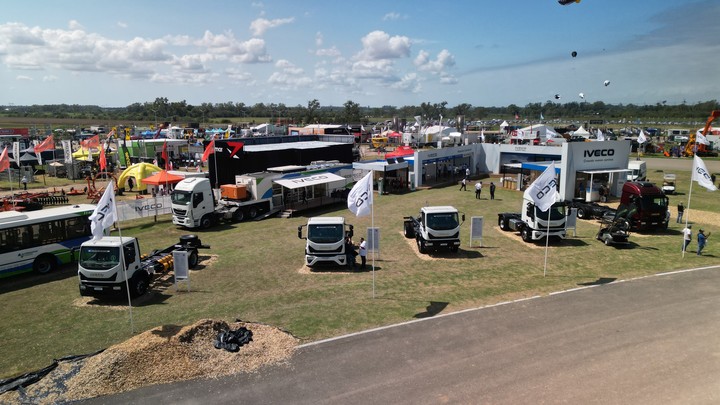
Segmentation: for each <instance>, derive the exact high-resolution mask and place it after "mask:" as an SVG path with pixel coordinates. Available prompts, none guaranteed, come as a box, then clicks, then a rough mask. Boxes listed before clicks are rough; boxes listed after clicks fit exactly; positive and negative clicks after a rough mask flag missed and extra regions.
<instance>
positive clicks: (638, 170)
mask: <svg viewBox="0 0 720 405" xmlns="http://www.w3.org/2000/svg"><path fill="white" fill-rule="evenodd" d="M646 178H647V164H646V163H645V161H644V160H630V161H628V174H627V181H645V179H646Z"/></svg>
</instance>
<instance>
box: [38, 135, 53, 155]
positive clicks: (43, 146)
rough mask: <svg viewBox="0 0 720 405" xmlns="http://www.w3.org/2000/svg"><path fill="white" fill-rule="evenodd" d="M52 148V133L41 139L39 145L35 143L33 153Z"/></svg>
mask: <svg viewBox="0 0 720 405" xmlns="http://www.w3.org/2000/svg"><path fill="white" fill-rule="evenodd" d="M53 149H55V140H54V139H53V136H52V135H50V136H48V137H47V138H45V140H44V141H42V142H41V143H40V144H39V145H36V146H35V148H34V150H35V153H40V152H44V151H46V150H53Z"/></svg>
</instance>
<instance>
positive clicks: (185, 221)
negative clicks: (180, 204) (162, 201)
mask: <svg viewBox="0 0 720 405" xmlns="http://www.w3.org/2000/svg"><path fill="white" fill-rule="evenodd" d="M172 221H173V225H180V226H184V227H185V228H194V227H195V224H194V223H193V222H192V221H191V220H190V218H188V217H178V216H175V215H173V217H172Z"/></svg>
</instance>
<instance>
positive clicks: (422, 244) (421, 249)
mask: <svg viewBox="0 0 720 405" xmlns="http://www.w3.org/2000/svg"><path fill="white" fill-rule="evenodd" d="M417 247H418V252H420V253H425V252H426V249H425V242H423V241H422V240H420V239H418V240H417Z"/></svg>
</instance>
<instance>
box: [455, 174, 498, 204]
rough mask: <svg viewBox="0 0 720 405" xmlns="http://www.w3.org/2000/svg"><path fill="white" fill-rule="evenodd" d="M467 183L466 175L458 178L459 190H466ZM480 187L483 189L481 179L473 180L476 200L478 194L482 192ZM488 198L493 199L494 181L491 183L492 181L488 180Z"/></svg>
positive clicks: (478, 196)
mask: <svg viewBox="0 0 720 405" xmlns="http://www.w3.org/2000/svg"><path fill="white" fill-rule="evenodd" d="M467 183H468V179H467V177H465V178H463V179H462V180H460V191H463V190H465V191H467ZM482 189H483V182H482V180H481V181H477V182H475V198H476V199H478V200H479V199H480V195H481V194H482ZM490 199H491V200H494V199H495V183H493V182H492V181H491V182H490Z"/></svg>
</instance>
